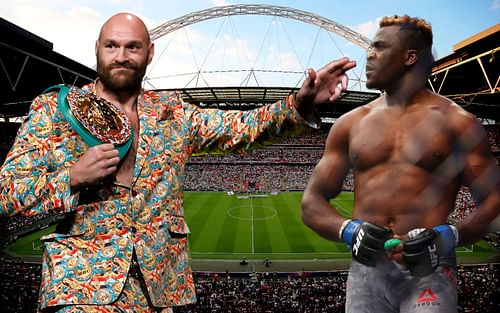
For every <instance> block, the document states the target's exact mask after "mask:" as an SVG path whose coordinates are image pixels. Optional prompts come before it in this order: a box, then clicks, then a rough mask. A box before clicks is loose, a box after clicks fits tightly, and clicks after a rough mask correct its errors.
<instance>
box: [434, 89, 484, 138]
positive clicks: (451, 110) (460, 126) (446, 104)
mask: <svg viewBox="0 0 500 313" xmlns="http://www.w3.org/2000/svg"><path fill="white" fill-rule="evenodd" d="M435 101H436V103H437V104H438V105H439V108H440V110H441V112H442V113H443V115H444V116H445V117H446V120H447V121H448V123H449V126H450V127H451V128H452V129H454V130H455V131H458V132H463V131H464V130H466V129H467V128H470V127H480V128H482V126H481V123H480V122H479V120H478V119H477V118H476V116H475V115H474V114H472V113H470V112H468V111H467V110H465V109H464V108H462V107H461V106H460V105H458V104H457V103H455V102H453V101H452V100H450V99H448V98H446V97H443V96H440V95H435Z"/></svg>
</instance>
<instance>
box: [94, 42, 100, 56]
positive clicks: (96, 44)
mask: <svg viewBox="0 0 500 313" xmlns="http://www.w3.org/2000/svg"><path fill="white" fill-rule="evenodd" d="M97 51H99V40H96V41H95V47H94V52H95V55H97V53H98V52H97Z"/></svg>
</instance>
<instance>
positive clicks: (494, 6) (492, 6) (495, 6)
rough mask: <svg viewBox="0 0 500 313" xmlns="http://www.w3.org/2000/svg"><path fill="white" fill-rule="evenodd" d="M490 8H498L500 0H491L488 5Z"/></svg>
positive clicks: (499, 7)
mask: <svg viewBox="0 0 500 313" xmlns="http://www.w3.org/2000/svg"><path fill="white" fill-rule="evenodd" d="M490 9H491V10H498V9H500V0H493V1H492V2H491V5H490Z"/></svg>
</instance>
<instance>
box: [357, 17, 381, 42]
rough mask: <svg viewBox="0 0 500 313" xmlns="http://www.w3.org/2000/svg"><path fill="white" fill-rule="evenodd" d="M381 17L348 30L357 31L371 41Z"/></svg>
mask: <svg viewBox="0 0 500 313" xmlns="http://www.w3.org/2000/svg"><path fill="white" fill-rule="evenodd" d="M380 19H381V17H379V18H377V19H375V20H371V21H368V22H365V23H362V24H358V25H354V26H352V27H350V28H352V29H353V30H355V31H357V32H358V33H361V34H362V35H364V36H366V37H368V38H369V39H372V38H373V37H374V36H375V33H376V32H377V30H378V28H379V26H378V23H379V21H380Z"/></svg>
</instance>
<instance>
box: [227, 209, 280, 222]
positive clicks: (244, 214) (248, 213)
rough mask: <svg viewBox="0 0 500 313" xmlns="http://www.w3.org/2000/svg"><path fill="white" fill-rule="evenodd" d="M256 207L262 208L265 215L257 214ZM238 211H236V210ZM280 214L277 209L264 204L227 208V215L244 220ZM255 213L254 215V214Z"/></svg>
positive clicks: (262, 218)
mask: <svg viewBox="0 0 500 313" xmlns="http://www.w3.org/2000/svg"><path fill="white" fill-rule="evenodd" d="M255 208H262V209H264V210H262V214H261V215H263V216H255ZM235 211H236V212H235ZM277 214H278V212H276V209H274V208H272V207H269V206H263V205H238V206H234V207H232V208H230V209H228V210H227V215H229V216H230V217H232V218H235V219H238V220H243V221H252V220H253V221H263V220H268V219H271V218H273V217H275V216H276V215H277ZM252 215H253V216H252Z"/></svg>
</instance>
